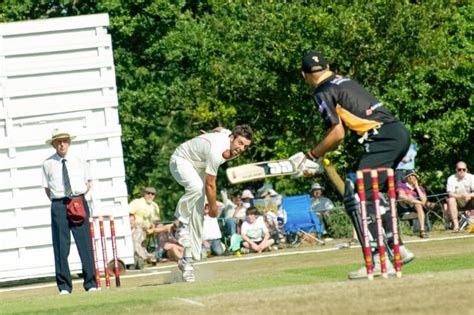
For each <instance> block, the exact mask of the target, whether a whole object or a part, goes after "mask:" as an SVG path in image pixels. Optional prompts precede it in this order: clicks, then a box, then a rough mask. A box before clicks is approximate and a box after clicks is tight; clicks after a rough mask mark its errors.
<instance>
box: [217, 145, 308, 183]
mask: <svg viewBox="0 0 474 315" xmlns="http://www.w3.org/2000/svg"><path fill="white" fill-rule="evenodd" d="M305 160H306V156H305V155H304V153H303V152H298V153H296V154H295V155H293V156H291V157H290V158H288V159H283V160H274V161H266V162H257V163H252V164H245V165H239V166H235V167H229V168H228V169H227V171H226V173H227V179H228V180H229V182H230V183H231V184H240V183H245V182H249V181H253V180H259V179H264V178H269V177H274V176H283V175H298V174H299V173H300V172H301V170H300V166H301V165H302V163H304V162H305Z"/></svg>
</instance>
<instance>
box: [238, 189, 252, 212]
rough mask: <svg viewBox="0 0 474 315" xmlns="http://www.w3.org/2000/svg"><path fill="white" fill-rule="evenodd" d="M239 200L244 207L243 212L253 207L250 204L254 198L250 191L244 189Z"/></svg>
mask: <svg viewBox="0 0 474 315" xmlns="http://www.w3.org/2000/svg"><path fill="white" fill-rule="evenodd" d="M240 198H241V199H242V204H243V206H244V207H245V210H247V209H248V208H250V207H251V206H252V205H253V204H252V203H253V199H254V198H255V197H254V195H253V194H252V192H251V191H250V189H244V190H243V191H242V195H241V196H240Z"/></svg>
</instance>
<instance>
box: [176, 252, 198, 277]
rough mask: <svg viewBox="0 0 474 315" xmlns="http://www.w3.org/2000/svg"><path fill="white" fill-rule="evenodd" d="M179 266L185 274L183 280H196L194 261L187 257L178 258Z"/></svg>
mask: <svg viewBox="0 0 474 315" xmlns="http://www.w3.org/2000/svg"><path fill="white" fill-rule="evenodd" d="M178 268H179V270H181V272H182V274H183V280H184V281H185V282H194V281H196V279H195V277H194V267H193V265H192V263H190V262H188V261H186V259H184V258H181V259H180V260H178Z"/></svg>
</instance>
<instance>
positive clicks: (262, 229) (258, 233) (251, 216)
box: [241, 207, 275, 253]
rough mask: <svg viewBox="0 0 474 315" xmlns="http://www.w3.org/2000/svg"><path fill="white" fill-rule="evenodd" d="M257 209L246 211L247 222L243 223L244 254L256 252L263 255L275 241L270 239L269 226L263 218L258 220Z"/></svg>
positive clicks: (251, 208) (252, 208)
mask: <svg viewBox="0 0 474 315" xmlns="http://www.w3.org/2000/svg"><path fill="white" fill-rule="evenodd" d="M257 214H258V211H257V208H255V207H250V208H248V209H247V211H246V215H247V220H246V221H244V222H243V223H242V233H241V234H242V239H243V242H242V246H243V247H242V249H241V252H242V253H248V252H256V253H261V252H263V251H264V250H265V249H267V248H270V247H271V246H272V245H273V244H274V243H275V241H274V240H273V239H272V238H270V233H269V232H268V229H267V226H266V225H265V222H264V221H263V218H262V217H261V216H259V217H258V218H257Z"/></svg>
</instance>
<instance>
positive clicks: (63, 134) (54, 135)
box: [46, 129, 76, 144]
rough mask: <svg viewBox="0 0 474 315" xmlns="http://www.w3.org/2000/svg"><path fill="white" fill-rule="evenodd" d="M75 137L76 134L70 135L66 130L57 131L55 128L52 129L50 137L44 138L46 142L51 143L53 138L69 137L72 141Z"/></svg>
mask: <svg viewBox="0 0 474 315" xmlns="http://www.w3.org/2000/svg"><path fill="white" fill-rule="evenodd" d="M75 138H76V136H71V135H70V134H69V133H67V132H59V131H58V130H57V129H55V130H53V133H52V136H51V139H48V140H46V144H52V143H53V142H54V141H55V140H58V139H69V140H71V141H72V140H73V139H75Z"/></svg>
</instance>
